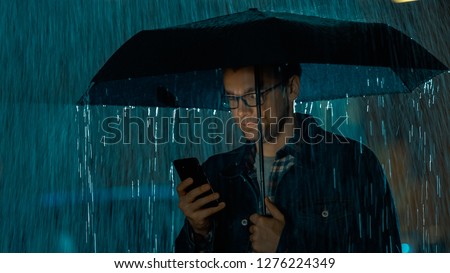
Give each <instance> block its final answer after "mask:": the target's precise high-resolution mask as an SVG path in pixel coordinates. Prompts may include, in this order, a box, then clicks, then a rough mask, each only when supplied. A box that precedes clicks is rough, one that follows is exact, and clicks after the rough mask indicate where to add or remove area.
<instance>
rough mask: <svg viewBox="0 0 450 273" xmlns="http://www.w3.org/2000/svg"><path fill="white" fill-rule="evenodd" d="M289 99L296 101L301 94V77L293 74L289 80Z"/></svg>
mask: <svg viewBox="0 0 450 273" xmlns="http://www.w3.org/2000/svg"><path fill="white" fill-rule="evenodd" d="M288 92H289V100H291V101H294V100H295V99H296V98H297V97H298V95H299V94H300V77H299V76H298V75H293V76H291V77H290V78H289V82H288Z"/></svg>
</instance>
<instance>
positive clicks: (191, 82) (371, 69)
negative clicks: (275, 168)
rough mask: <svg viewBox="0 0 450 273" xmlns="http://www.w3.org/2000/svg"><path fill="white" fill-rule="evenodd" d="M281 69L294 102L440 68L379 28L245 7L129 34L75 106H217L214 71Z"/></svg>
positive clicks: (373, 90) (372, 87)
mask: <svg viewBox="0 0 450 273" xmlns="http://www.w3.org/2000/svg"><path fill="white" fill-rule="evenodd" d="M284 63H299V64H301V66H302V71H303V72H302V77H301V86H302V92H301V95H300V97H299V100H302V101H313V100H325V99H336V98H342V97H346V96H347V97H351V96H360V95H376V94H386V93H399V92H411V91H412V90H414V89H415V88H416V87H418V86H419V85H421V84H422V83H424V82H426V81H428V80H430V79H432V78H433V77H434V76H436V75H438V74H440V73H442V72H444V71H448V70H449V69H448V68H447V67H446V66H445V65H443V64H442V63H441V62H440V61H439V60H437V59H436V58H435V57H434V56H433V55H431V54H430V53H429V52H428V51H427V50H426V49H425V48H423V47H422V46H421V45H419V44H418V43H416V42H415V41H413V40H412V39H411V38H410V37H408V36H406V35H404V34H403V33H401V32H400V31H398V30H396V29H394V28H392V27H390V26H388V25H385V24H380V23H361V22H347V21H339V20H332V19H324V18H318V17H311V16H303V15H298V14H291V13H277V12H262V11H258V10H256V9H250V10H248V11H245V12H241V13H236V14H231V15H226V16H221V17H216V18H212V19H208V20H204V21H199V22H194V23H191V24H186V25H182V26H178V27H172V28H166V29H156V30H146V31H141V32H139V33H137V34H136V35H135V36H133V37H132V38H131V39H129V40H128V41H127V42H126V43H125V44H124V45H123V46H121V47H120V48H119V49H118V50H117V52H115V53H114V54H113V55H112V56H111V58H110V59H109V60H108V61H107V62H106V64H105V65H104V66H103V67H102V68H101V69H100V71H99V72H98V73H97V74H96V75H95V77H94V78H93V79H92V82H91V86H90V88H89V89H88V91H87V92H86V93H85V94H84V95H83V97H82V98H81V99H80V100H79V102H78V104H81V105H84V104H90V105H123V106H129V105H133V106H166V107H197V108H215V109H220V106H221V103H222V102H221V97H222V96H221V95H222V92H223V84H222V72H221V68H223V67H239V66H246V65H255V66H258V65H264V64H284ZM256 77H258V73H256ZM255 83H258V80H257V79H255ZM256 89H257V90H256V91H257V92H259V90H258V86H257V85H256ZM259 110H260V109H259ZM259 112H260V111H259ZM260 148H261V149H262V144H261V143H260ZM260 158H261V159H262V157H260ZM260 164H261V168H260V169H261V170H263V169H264V168H263V167H262V161H261V163H260ZM261 177H264V175H262V174H261ZM262 189H264V187H262Z"/></svg>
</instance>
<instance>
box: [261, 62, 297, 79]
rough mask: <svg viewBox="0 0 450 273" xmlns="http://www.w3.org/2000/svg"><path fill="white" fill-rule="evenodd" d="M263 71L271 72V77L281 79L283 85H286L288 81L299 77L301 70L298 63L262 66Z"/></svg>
mask: <svg viewBox="0 0 450 273" xmlns="http://www.w3.org/2000/svg"><path fill="white" fill-rule="evenodd" d="M262 70H263V71H267V72H272V75H274V76H275V77H277V78H279V79H281V81H282V82H283V83H287V82H288V80H289V79H290V78H291V77H292V76H295V75H297V76H298V77H299V78H300V77H301V73H302V68H301V66H300V64H298V63H287V64H280V65H265V66H262Z"/></svg>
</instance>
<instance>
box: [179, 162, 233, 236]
mask: <svg viewBox="0 0 450 273" xmlns="http://www.w3.org/2000/svg"><path fill="white" fill-rule="evenodd" d="M173 163H174V166H175V169H176V170H177V172H178V175H179V176H180V179H181V180H182V181H181V183H180V184H179V185H178V186H177V193H178V197H179V203H178V207H179V208H180V209H181V211H182V212H183V213H184V215H185V216H186V218H187V219H188V221H189V223H190V225H191V227H192V229H193V230H194V232H195V233H197V234H199V235H202V236H203V237H206V236H207V235H208V232H209V231H210V229H211V221H210V219H209V217H210V216H211V215H213V214H215V213H217V212H218V211H220V210H222V209H223V208H225V203H224V202H220V203H219V201H218V200H219V194H218V193H216V192H214V191H213V190H212V188H211V185H210V184H209V181H208V178H207V177H206V175H205V173H204V171H203V169H202V167H201V166H200V163H199V161H198V160H197V159H196V158H183V159H178V160H175V161H174V162H173Z"/></svg>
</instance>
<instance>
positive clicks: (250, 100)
mask: <svg viewBox="0 0 450 273" xmlns="http://www.w3.org/2000/svg"><path fill="white" fill-rule="evenodd" d="M281 84H282V83H281V82H279V83H277V84H275V85H274V86H272V87H269V88H267V89H265V90H262V91H261V92H260V96H259V104H260V105H263V104H264V101H265V96H264V95H265V94H267V93H268V92H270V91H273V90H275V89H276V88H278V87H279V86H281ZM224 97H225V98H224V100H223V108H225V109H226V110H231V109H236V108H238V107H239V100H242V101H243V102H244V104H245V105H246V106H248V107H255V106H257V105H258V103H257V101H256V92H253V93H248V94H245V95H242V96H233V95H225V96H224Z"/></svg>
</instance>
